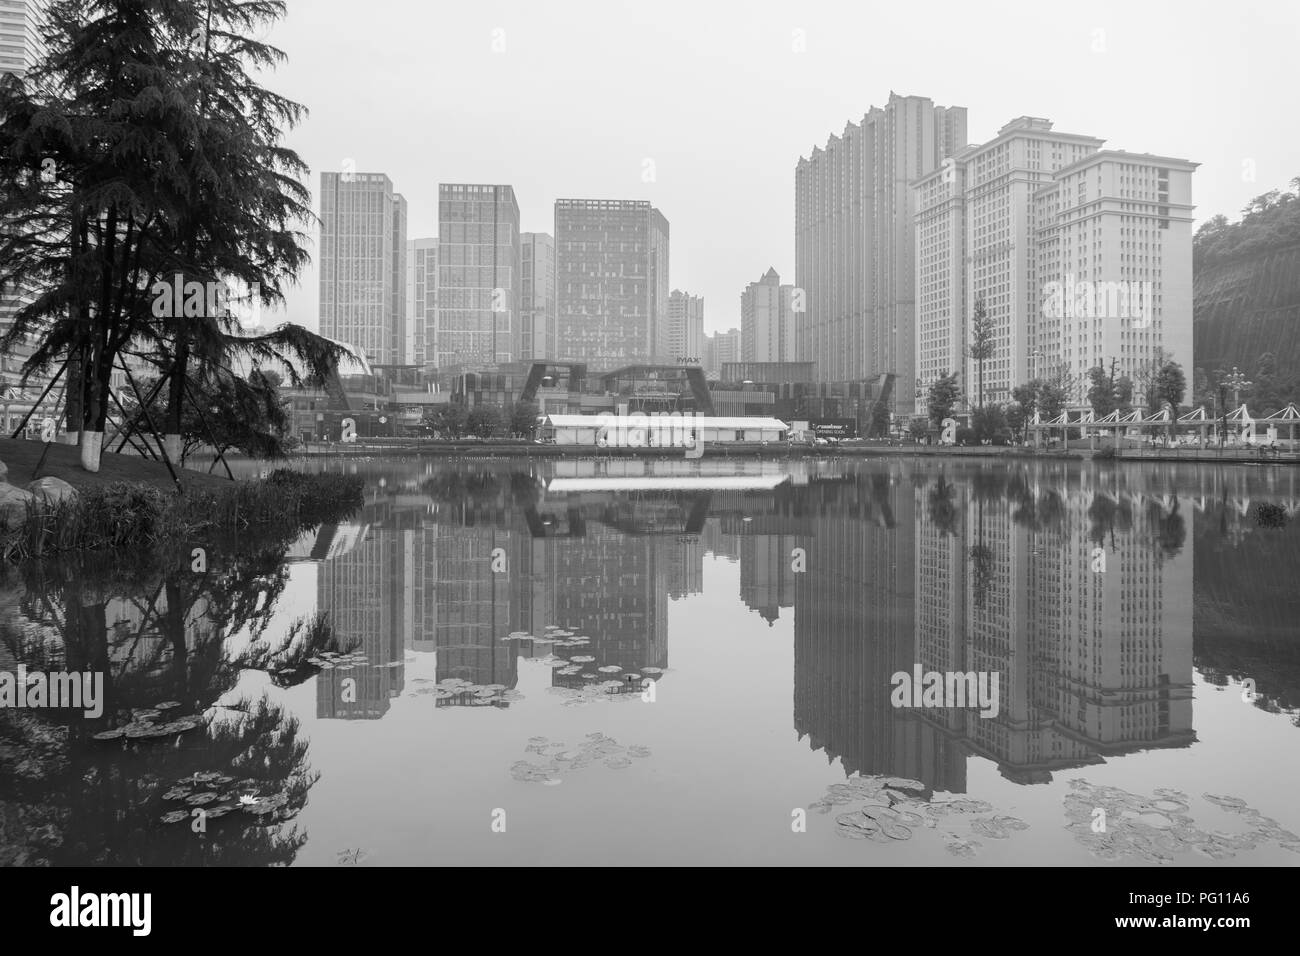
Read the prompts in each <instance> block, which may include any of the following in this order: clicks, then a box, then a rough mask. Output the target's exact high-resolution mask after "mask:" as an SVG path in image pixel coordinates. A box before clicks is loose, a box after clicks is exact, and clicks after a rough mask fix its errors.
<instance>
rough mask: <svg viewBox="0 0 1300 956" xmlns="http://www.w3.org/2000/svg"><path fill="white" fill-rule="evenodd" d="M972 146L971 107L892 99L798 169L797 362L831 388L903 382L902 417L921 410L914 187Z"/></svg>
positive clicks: (899, 389)
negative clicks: (853, 382) (874, 379)
mask: <svg viewBox="0 0 1300 956" xmlns="http://www.w3.org/2000/svg"><path fill="white" fill-rule="evenodd" d="M965 142H966V110H965V108H964V107H956V106H954V107H942V106H935V105H934V103H933V102H932V101H931V100H930V99H928V98H926V97H922V96H899V95H897V94H895V93H890V94H889V102H888V103H887V104H886V105H885V107H884V108H883V109H881V108H877V107H872V108H871V109H870V110H869V111H868V112H867V114H866V115H865V116H864V117H863V118H862V122H861V123H858V124H854V123H849V124H848V125H847V126H846V127H845V128H844V134H843V135H842V136H832V137H831V138H830V139H829V140H828V141H827V143H826V147H825V148H824V149H823V148H821V147H818V148H816V149H814V150H813V151H812V154H811V156H810V157H808V158H800V160H799V163H798V165H797V166H796V168H795V263H796V265H795V284H796V285H797V286H798V288H800V289H802V290H803V291H804V293H805V295H806V305H807V311H806V312H802V313H800V314H799V322H798V332H797V340H798V344H797V350H798V353H799V355H798V358H799V359H800V360H802V361H811V362H815V363H816V374H817V376H818V377H819V378H820V379H822V380H829V381H842V380H847V379H860V378H867V377H870V376H875V375H879V374H881V373H885V372H893V373H895V374H896V375H897V376H898V386H897V394H898V410H899V412H902V413H908V412H910V411H911V410H912V405H913V402H914V398H913V396H914V386H913V380H914V378H915V367H914V365H915V362H914V355H913V350H914V347H915V343H914V319H915V307H914V283H915V270H914V268H913V262H912V256H913V201H914V200H913V196H912V191H911V189H910V188H909V185H908V184H909V183H910V182H911V181H912V180H915V179H918V178H920V177H921V176H923V175H925V174H926V173H929V172H931V171H932V170H934V169H936V168H938V167H940V166H941V165H942V164H943V160H944V158H945V157H948V156H951V155H952V154H953V153H954V152H955V151H956V150H957V149H958V148H959V147H960V146H962V145H964V144H965Z"/></svg>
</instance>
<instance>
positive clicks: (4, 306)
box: [0, 0, 58, 434]
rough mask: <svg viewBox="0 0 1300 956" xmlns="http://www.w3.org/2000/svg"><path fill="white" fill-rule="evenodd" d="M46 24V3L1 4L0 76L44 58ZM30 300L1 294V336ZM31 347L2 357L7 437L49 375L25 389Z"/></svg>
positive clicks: (48, 407)
mask: <svg viewBox="0 0 1300 956" xmlns="http://www.w3.org/2000/svg"><path fill="white" fill-rule="evenodd" d="M44 25H45V0H4V2H0V76H4V75H5V74H6V73H16V74H18V75H19V76H21V75H23V74H24V73H26V72H27V71H28V70H30V69H32V68H33V67H34V66H36V65H37V63H39V62H40V61H41V60H42V59H44V57H45V41H44V40H43V39H42V37H41V28H42V27H43V26H44ZM30 301H31V300H30V299H29V298H28V297H27V296H26V295H25V294H24V293H22V292H18V293H17V294H14V293H13V291H12V290H10V292H9V293H8V294H6V293H4V292H2V291H0V335H4V333H5V332H7V331H8V330H9V324H10V323H11V322H12V321H13V317H14V315H15V314H16V313H17V311H18V310H19V309H20V308H22V307H23V306H24V305H27V304H28V303H29V302H30ZM31 353H32V345H31V344H23V345H19V346H18V347H17V348H15V349H14V350H13V351H12V352H11V353H10V354H8V355H0V400H3V402H4V404H3V408H2V410H0V427H3V428H4V429H5V430H6V432H5V433H6V434H8V432H9V431H10V430H11V428H12V426H16V425H17V424H18V422H19V421H21V420H22V417H23V415H24V414H25V413H26V412H27V411H28V410H29V409H30V408H31V402H33V401H35V399H36V398H37V396H39V395H40V394H41V391H42V390H43V389H44V387H45V384H46V382H48V381H49V378H48V376H34V377H33V378H31V379H29V380H28V384H27V386H26V387H25V388H24V387H22V386H21V385H20V384H19V383H20V382H21V380H22V366H23V363H24V362H25V361H27V359H28V358H29V357H30V356H31ZM57 397H58V396H57V395H55V396H53V397H51V398H49V399H47V401H46V402H45V403H43V407H42V410H41V414H40V415H38V416H34V419H35V420H36V421H39V420H40V419H41V418H43V417H44V414H45V412H46V411H50V412H52V411H53V410H54V409H53V405H54V399H55V398H57Z"/></svg>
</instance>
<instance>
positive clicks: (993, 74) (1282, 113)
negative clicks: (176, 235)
mask: <svg viewBox="0 0 1300 956" xmlns="http://www.w3.org/2000/svg"><path fill="white" fill-rule="evenodd" d="M288 9H289V13H288V16H287V17H286V18H285V20H283V21H282V22H281V23H280V24H279V25H278V26H277V27H276V28H275V29H274V30H273V31H272V32H271V34H270V38H269V39H270V41H271V42H273V43H275V44H276V45H278V46H279V47H281V48H282V49H283V50H284V51H285V52H286V53H287V54H288V58H289V59H288V63H287V64H286V65H285V66H284V67H282V68H281V70H280V71H279V72H278V73H277V74H275V75H274V76H273V77H271V78H270V81H269V84H268V85H270V86H271V87H272V88H274V89H276V90H277V91H278V92H281V93H283V94H285V95H287V96H290V97H292V98H294V99H296V100H298V101H299V102H301V103H303V104H304V105H306V106H307V107H308V108H309V109H310V111H311V115H310V117H309V119H307V120H306V122H304V123H303V124H302V125H301V126H300V127H299V128H297V129H296V130H294V131H292V132H291V133H290V134H289V135H288V139H287V142H288V144H289V145H290V146H292V147H293V148H295V149H297V150H298V152H299V153H300V154H301V155H302V157H303V159H304V160H305V161H306V162H307V163H308V164H309V165H310V166H311V168H312V179H311V186H312V189H313V192H314V191H315V190H316V188H317V185H318V182H319V174H320V171H321V170H337V169H339V168H340V165H341V163H342V161H343V160H344V159H345V158H351V159H353V160H355V162H356V164H357V166H356V168H357V170H358V171H361V172H385V173H387V174H388V175H389V176H390V177H391V178H392V179H393V182H394V184H395V187H396V189H397V190H398V191H399V192H401V193H402V194H403V195H405V196H406V199H407V201H408V203H409V205H410V231H409V236H410V237H411V238H417V237H425V236H435V235H436V234H437V195H438V192H437V190H438V183H439V182H477V183H509V184H511V185H513V186H514V188H515V193H516V195H517V197H518V200H519V207H520V215H521V227H522V229H523V230H524V231H530V232H553V228H554V213H553V203H554V201H555V200H556V199H557V198H561V197H576V198H601V199H647V200H650V201H651V202H653V203H654V204H655V205H656V206H658V207H659V208H660V209H661V210H662V211H663V213H664V215H665V216H667V218H668V221H669V223H670V226H671V279H672V285H673V287H675V288H681V289H685V290H688V291H690V292H692V293H694V294H697V295H703V296H704V297H705V324H706V328H707V329H708V330H709V331H713V330H716V329H719V328H722V329H725V328H729V327H731V326H733V325H739V313H740V306H739V300H740V293H741V291H742V290H743V289H744V287H745V285H746V284H747V283H749V282H751V281H754V280H756V279H757V278H758V277H759V276H761V275H762V273H763V272H764V271H765V270H766V269H767V268H768V266H775V267H776V269H777V271H778V272H780V273H781V277H782V280H783V281H787V282H793V281H794V279H795V276H794V228H793V221H794V167H795V163H796V162H797V161H798V159H799V157H800V156H801V155H805V154H807V153H808V152H809V151H810V150H811V149H812V147H813V146H814V145H822V144H824V143H825V141H826V139H827V137H828V136H829V135H831V134H832V133H839V132H841V131H842V130H843V128H844V125H845V123H846V122H847V121H849V120H853V121H855V122H856V121H857V120H860V119H861V117H862V114H863V113H864V112H865V111H866V110H867V109H868V108H869V107H870V106H872V105H873V104H882V103H883V102H884V101H885V100H886V99H887V98H888V95H889V91H890V90H891V89H892V90H894V91H896V92H898V93H904V94H913V95H919V96H928V97H930V98H931V99H933V100H934V101H935V102H936V103H937V104H940V105H945V106H948V105H958V106H965V107H967V109H968V110H969V114H968V119H969V126H968V132H969V136H968V138H969V139H970V140H971V141H972V142H983V141H984V140H987V139H989V138H990V137H991V136H993V134H994V133H995V132H996V131H997V129H998V128H999V127H1000V126H1002V125H1003V124H1004V123H1006V122H1007V120H1009V119H1011V118H1013V117H1016V116H1022V115H1032V116H1043V117H1047V118H1049V119H1051V120H1052V121H1053V122H1054V123H1055V126H1056V129H1059V130H1064V131H1067V132H1074V133H1084V134H1088V135H1094V136H1099V137H1103V138H1105V139H1106V140H1107V147H1109V148H1115V149H1127V150H1131V151H1135V152H1150V153H1159V154H1163V155H1169V156H1175V157H1181V158H1186V159H1190V160H1192V161H1194V162H1199V163H1201V164H1202V165H1201V168H1200V169H1199V170H1198V171H1197V173H1196V176H1195V179H1194V180H1193V183H1194V186H1193V190H1194V192H1193V196H1194V199H1195V202H1196V204H1197V218H1198V220H1203V219H1205V218H1208V217H1209V216H1212V215H1214V214H1216V213H1220V212H1222V213H1225V214H1227V215H1228V216H1229V217H1230V218H1236V217H1237V215H1238V213H1239V211H1240V209H1241V207H1242V206H1243V205H1244V204H1245V203H1246V201H1247V200H1249V199H1250V198H1251V197H1253V196H1256V195H1258V194H1259V193H1262V192H1265V191H1266V190H1268V189H1271V188H1274V187H1281V186H1284V185H1285V184H1286V183H1287V182H1288V181H1289V180H1290V179H1292V178H1294V177H1296V176H1300V121H1298V120H1297V103H1296V100H1295V97H1296V93H1297V89H1298V88H1300V87H1298V84H1297V76H1298V75H1300V71H1298V70H1297V56H1298V53H1297V49H1298V48H1297V40H1300V3H1296V2H1294V0H1245V2H1242V0H1236V2H1231V3H1229V2H1218V3H1208V2H1201V0H1193V2H1188V0H1178V2H1166V0H1160V2H1150V0H1129V2H1120V3H1104V2H1103V3H1079V2H1075V3H1060V2H1054V0H1047V2H1044V0H1038V2H1020V0H1014V2H1007V0H986V2H982V3H969V2H951V0H931V2H927V3H894V4H887V5H886V4H878V3H864V2H862V0H856V2H821V3H818V2H808V0H801V2H797V3H786V2H775V0H745V2H739V0H734V2H731V0H729V2H719V0H695V2H679V0H654V2H651V0H640V2H636V0H632V2H629V0H528V2H482V0H473V2H469V0H465V2H461V0H364V2H359V0H288ZM795 31H802V34H801V35H802V37H803V46H804V50H803V52H797V51H796V45H797V44H796V42H795V40H796V33H795ZM647 160H650V161H652V162H653V173H654V181H652V182H647V181H645V177H644V171H645V170H646V169H647V168H648V166H647V163H646V161H647ZM1252 177H1253V178H1252ZM315 245H316V243H315V236H314V235H313V241H312V243H311V250H312V252H313V254H314V253H315ZM316 283H317V274H316V270H315V266H314V265H313V266H311V267H309V269H308V270H307V271H305V272H304V274H303V276H302V286H301V288H299V289H296V290H293V291H292V292H291V293H290V298H289V317H290V318H291V319H292V320H293V321H296V322H300V323H302V324H304V325H308V326H310V327H312V328H315V327H316V325H317V298H318V295H317V288H316Z"/></svg>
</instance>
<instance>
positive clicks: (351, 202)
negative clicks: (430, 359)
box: [320, 173, 406, 365]
mask: <svg viewBox="0 0 1300 956" xmlns="http://www.w3.org/2000/svg"><path fill="white" fill-rule="evenodd" d="M320 218H321V226H320V330H321V334H322V335H324V336H327V337H328V338H331V339H335V340H337V341H340V342H344V343H346V344H348V345H351V346H354V347H356V348H359V349H361V350H362V351H363V352H364V353H365V356H366V358H367V359H368V360H369V361H370V362H371V363H372V364H374V365H396V364H400V363H401V362H402V358H403V355H402V353H403V351H404V348H405V335H406V333H405V329H406V305H405V297H406V282H405V277H404V269H405V260H406V200H405V199H403V198H402V197H401V195H400V194H398V193H394V192H393V183H392V180H390V179H389V178H388V177H387V176H386V175H384V174H383V173H321V212H320ZM398 260H401V262H400V263H399V261H398Z"/></svg>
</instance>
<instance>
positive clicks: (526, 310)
mask: <svg viewBox="0 0 1300 956" xmlns="http://www.w3.org/2000/svg"><path fill="white" fill-rule="evenodd" d="M520 238H521V242H520V249H521V250H522V254H521V263H520V289H521V290H522V295H523V298H522V300H521V301H520V303H519V358H520V360H521V361H522V360H528V359H534V360H535V359H549V358H550V357H551V356H553V355H555V349H556V343H555V240H554V239H553V238H552V237H551V236H550V235H548V234H547V233H544V232H525V233H524V234H523V236H521V237H520Z"/></svg>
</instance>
